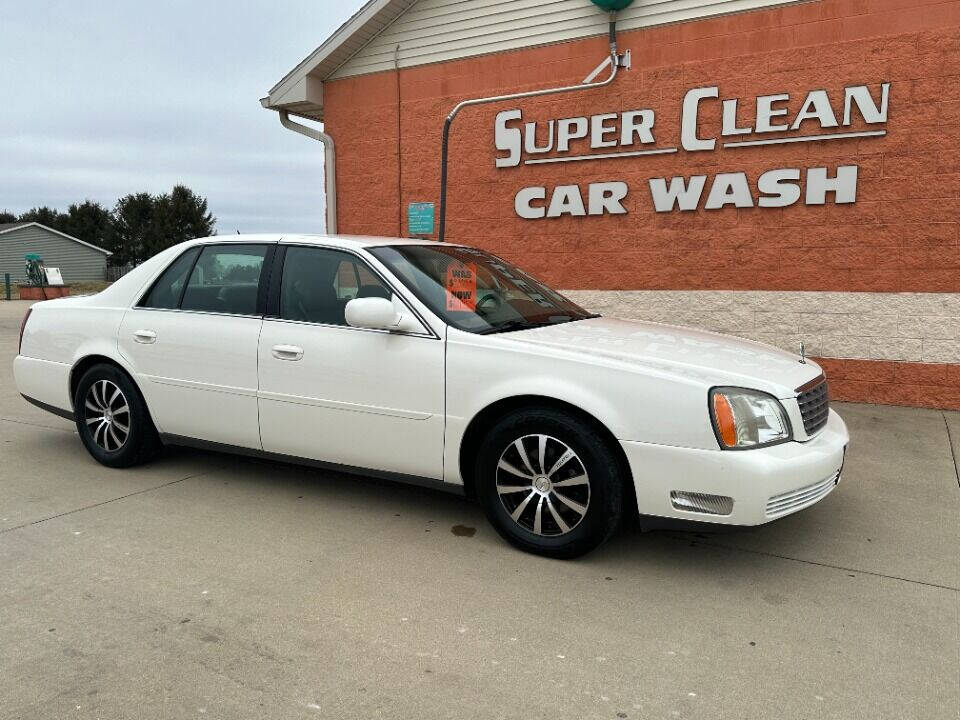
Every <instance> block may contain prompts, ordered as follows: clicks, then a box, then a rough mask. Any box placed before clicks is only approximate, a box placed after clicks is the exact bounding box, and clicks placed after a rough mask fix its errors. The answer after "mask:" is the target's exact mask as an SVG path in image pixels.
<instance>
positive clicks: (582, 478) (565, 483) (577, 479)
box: [553, 475, 590, 488]
mask: <svg viewBox="0 0 960 720" xmlns="http://www.w3.org/2000/svg"><path fill="white" fill-rule="evenodd" d="M589 484H590V481H589V480H587V476H586V475H576V476H574V477H572V478H567V479H566V480H560V481H558V482H555V483H554V484H553V486H554V487H555V488H558V487H571V486H573V485H589Z"/></svg>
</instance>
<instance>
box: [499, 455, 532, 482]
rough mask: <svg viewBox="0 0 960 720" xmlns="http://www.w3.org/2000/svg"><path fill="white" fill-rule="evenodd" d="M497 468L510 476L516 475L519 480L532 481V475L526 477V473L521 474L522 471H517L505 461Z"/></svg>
mask: <svg viewBox="0 0 960 720" xmlns="http://www.w3.org/2000/svg"><path fill="white" fill-rule="evenodd" d="M497 467H499V468H500V469H501V470H506V471H507V472H508V473H510V474H511V475H516V476H517V477H519V478H523V479H524V480H531V481H532V480H533V475H527V473H525V472H523V470H518V469H517V468H515V467H514V466H513V465H511V464H510V463H508V462H507V461H506V460H501V461H500V462H499V463H498V465H497Z"/></svg>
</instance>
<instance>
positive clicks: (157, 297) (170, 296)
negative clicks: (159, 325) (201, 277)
mask: <svg viewBox="0 0 960 720" xmlns="http://www.w3.org/2000/svg"><path fill="white" fill-rule="evenodd" d="M199 253H200V248H190V249H189V250H187V251H186V252H185V253H183V255H181V256H180V257H178V258H177V259H176V260H174V261H173V263H172V264H171V265H170V267H168V268H167V269H166V270H165V271H164V272H163V274H162V275H161V276H160V279H159V280H157V282H155V283H154V284H153V287H152V288H150V292H149V293H147V295H146V297H145V298H143V300H141V301H140V306H141V307H148V308H158V309H161V310H173V309H175V308H176V307H177V306H178V305H179V304H180V295H181V294H182V293H183V285H184V283H186V281H187V273H188V272H190V268H192V267H193V261H194V259H196V257H197V255H198V254H199Z"/></svg>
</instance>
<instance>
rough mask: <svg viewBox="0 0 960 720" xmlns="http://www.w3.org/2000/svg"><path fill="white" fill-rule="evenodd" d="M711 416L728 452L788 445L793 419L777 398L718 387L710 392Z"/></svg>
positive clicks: (754, 392)
mask: <svg viewBox="0 0 960 720" xmlns="http://www.w3.org/2000/svg"><path fill="white" fill-rule="evenodd" d="M710 416H711V418H712V419H713V429H714V432H716V434H717V441H718V442H719V443H720V447H721V448H723V449H724V450H748V449H751V448H758V447H764V446H766V445H775V444H777V443H781V442H786V441H787V440H790V439H791V437H792V432H791V430H790V420H788V419H787V413H786V411H785V410H784V409H783V405H781V404H780V401H779V400H777V399H776V398H775V397H773V395H768V394H767V393H763V392H760V391H759V390H747V389H745V388H733V387H718V388H714V389H713V390H711V391H710Z"/></svg>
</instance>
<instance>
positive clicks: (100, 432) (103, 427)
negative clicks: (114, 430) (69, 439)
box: [93, 420, 107, 447]
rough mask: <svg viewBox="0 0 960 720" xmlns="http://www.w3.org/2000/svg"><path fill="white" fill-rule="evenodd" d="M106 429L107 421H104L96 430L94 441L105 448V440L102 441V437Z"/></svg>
mask: <svg viewBox="0 0 960 720" xmlns="http://www.w3.org/2000/svg"><path fill="white" fill-rule="evenodd" d="M106 428H107V421H106V420H104V421H103V422H101V423H100V424H99V425H97V427H96V429H95V430H94V431H93V441H94V442H95V443H96V444H97V445H100V446H101V447H102V446H103V440H102V439H101V436H102V435H103V433H104V432H105V430H106Z"/></svg>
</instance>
